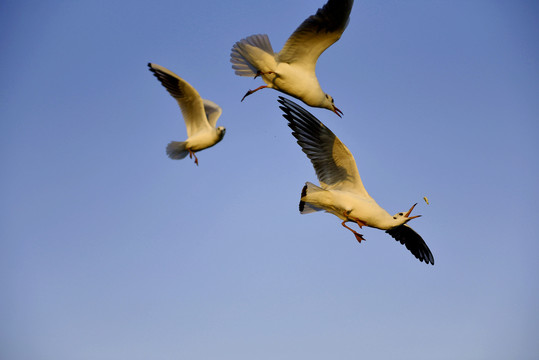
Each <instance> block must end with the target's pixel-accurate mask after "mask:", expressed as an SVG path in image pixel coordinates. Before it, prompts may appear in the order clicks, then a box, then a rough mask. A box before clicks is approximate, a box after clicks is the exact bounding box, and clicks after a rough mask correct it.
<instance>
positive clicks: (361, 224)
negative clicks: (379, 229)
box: [354, 219, 367, 229]
mask: <svg viewBox="0 0 539 360" xmlns="http://www.w3.org/2000/svg"><path fill="white" fill-rule="evenodd" d="M354 221H355V222H356V224H358V225H359V228H360V229H362V228H363V226H367V224H366V223H364V222H363V221H361V220H359V219H355V220H354Z"/></svg>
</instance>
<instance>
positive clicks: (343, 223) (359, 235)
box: [341, 220, 365, 243]
mask: <svg viewBox="0 0 539 360" xmlns="http://www.w3.org/2000/svg"><path fill="white" fill-rule="evenodd" d="M346 221H348V220H344V221H343V222H342V223H341V225H342V226H344V227H345V228H347V229H348V230H350V231H351V232H353V233H354V236H355V237H356V240H357V242H358V243H361V241H362V240H365V238H364V237H363V235H361V234H359V233H358V232H356V231H355V230H354V229H352V228H350V227H348V226H346ZM358 225H359V223H358Z"/></svg>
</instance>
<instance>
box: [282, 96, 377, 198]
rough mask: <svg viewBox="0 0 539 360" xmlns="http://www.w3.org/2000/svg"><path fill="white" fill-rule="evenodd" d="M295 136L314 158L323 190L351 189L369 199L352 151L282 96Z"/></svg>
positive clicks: (289, 124)
mask: <svg viewBox="0 0 539 360" xmlns="http://www.w3.org/2000/svg"><path fill="white" fill-rule="evenodd" d="M278 101H279V103H280V104H281V105H282V106H280V108H281V109H282V110H283V111H284V114H283V117H284V118H285V119H287V120H288V126H289V127H290V128H291V129H292V135H294V137H295V138H296V139H297V140H298V144H299V145H300V146H301V149H302V150H303V152H304V153H305V154H307V157H308V158H309V159H310V160H311V162H312V164H313V166H314V170H315V171H316V176H317V177H318V180H319V181H320V185H321V186H322V188H324V189H336V190H345V191H351V192H354V193H356V194H360V195H363V196H364V197H366V198H370V195H369V194H368V193H367V190H365V187H364V186H363V182H362V181H361V177H360V176H359V172H358V170H357V165H356V161H355V160H354V157H353V156H352V154H351V153H350V150H348V148H347V147H346V146H345V145H344V144H343V143H342V142H341V141H340V140H339V138H338V137H337V136H335V134H333V132H331V130H330V129H328V128H327V127H326V126H325V125H324V124H322V123H321V122H320V121H319V120H318V119H317V118H315V117H314V116H313V115H312V114H311V113H309V112H308V111H306V110H305V109H303V108H302V107H301V106H299V105H297V104H295V103H294V102H292V101H290V100H287V99H285V98H283V97H282V96H279V100H278Z"/></svg>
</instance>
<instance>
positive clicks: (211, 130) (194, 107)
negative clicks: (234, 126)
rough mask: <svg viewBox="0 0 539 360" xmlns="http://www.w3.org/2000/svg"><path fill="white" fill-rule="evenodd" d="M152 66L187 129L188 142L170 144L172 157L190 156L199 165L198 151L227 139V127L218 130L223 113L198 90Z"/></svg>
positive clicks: (168, 71)
mask: <svg viewBox="0 0 539 360" xmlns="http://www.w3.org/2000/svg"><path fill="white" fill-rule="evenodd" d="M148 67H149V68H150V71H151V72H153V74H154V75H155V77H156V78H157V79H158V80H159V81H160V82H161V84H162V85H163V86H164V87H165V88H166V89H167V91H168V92H169V94H170V95H172V97H173V98H174V99H176V101H177V102H178V105H180V109H181V111H182V114H183V118H184V120H185V126H186V127H187V140H185V141H182V142H179V141H171V142H170V143H169V144H168V145H167V155H168V157H169V158H171V159H174V160H179V159H183V158H184V157H186V156H187V154H189V158H192V157H194V158H195V164H197V165H198V159H197V157H196V155H195V152H197V151H200V150H204V149H207V148H209V147H212V146H213V145H215V144H217V143H218V142H219V141H221V140H222V139H223V137H224V136H225V132H226V129H225V128H224V127H222V126H219V127H218V128H216V127H215V124H216V123H217V119H218V118H219V116H221V113H222V112H223V110H222V109H221V108H220V107H219V105H217V104H216V103H214V102H213V101H210V100H206V99H202V98H201V97H200V95H199V94H198V92H197V91H196V90H195V88H194V87H192V86H191V85H190V84H189V83H188V82H187V81H185V80H183V79H182V78H180V77H179V76H178V75H176V74H174V73H173V72H172V71H170V70H168V69H165V68H164V67H162V66H159V65H157V64H152V63H148Z"/></svg>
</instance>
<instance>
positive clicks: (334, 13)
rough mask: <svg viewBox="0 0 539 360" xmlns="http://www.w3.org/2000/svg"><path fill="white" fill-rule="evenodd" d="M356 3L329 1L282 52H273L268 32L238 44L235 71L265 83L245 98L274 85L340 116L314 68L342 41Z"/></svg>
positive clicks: (233, 57) (233, 54) (234, 52)
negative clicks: (318, 61) (320, 58)
mask: <svg viewBox="0 0 539 360" xmlns="http://www.w3.org/2000/svg"><path fill="white" fill-rule="evenodd" d="M353 3H354V0H329V1H328V2H327V3H326V4H325V5H324V7H322V8H321V9H318V11H317V12H316V14H314V15H312V16H310V17H308V18H307V19H306V20H305V21H303V23H302V24H301V25H300V26H299V27H298V28H297V29H296V31H294V33H293V34H292V35H291V36H290V37H289V38H288V40H287V41H286V43H285V45H284V47H283V49H282V50H281V51H280V52H279V53H274V52H273V49H272V47H271V43H270V41H269V38H268V35H266V34H258V35H251V36H249V37H247V38H245V39H242V40H240V41H238V42H237V43H235V44H234V46H233V47H232V52H231V54H230V62H231V63H232V68H233V69H234V70H235V72H236V74H237V75H239V76H254V77H255V78H256V77H258V76H260V77H262V80H264V82H265V83H266V85H263V86H260V87H258V88H256V89H255V90H249V91H247V93H246V94H245V96H244V97H243V99H245V97H246V96H249V95H251V94H252V93H254V92H256V91H258V90H260V89H264V88H271V89H275V90H279V91H281V92H283V93H285V94H288V95H290V96H293V97H295V98H296V99H299V100H301V101H303V102H304V103H305V104H307V105H309V106H314V107H320V108H325V109H329V110H331V111H333V112H334V113H335V114H337V115H338V116H341V115H342V111H340V110H339V109H338V108H337V107H336V106H335V105H334V103H333V98H332V97H331V96H330V95H328V94H326V93H324V92H323V91H322V88H321V87H320V84H319V83H318V79H317V78H316V73H315V68H316V61H317V60H318V57H319V56H320V54H322V53H323V52H324V51H325V50H326V49H327V48H328V47H330V46H331V45H332V44H333V43H335V42H336V41H337V40H339V38H340V37H341V35H342V33H343V32H344V29H346V26H347V25H348V20H349V17H350V11H351V10H352V5H353ZM243 99H241V101H243Z"/></svg>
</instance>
